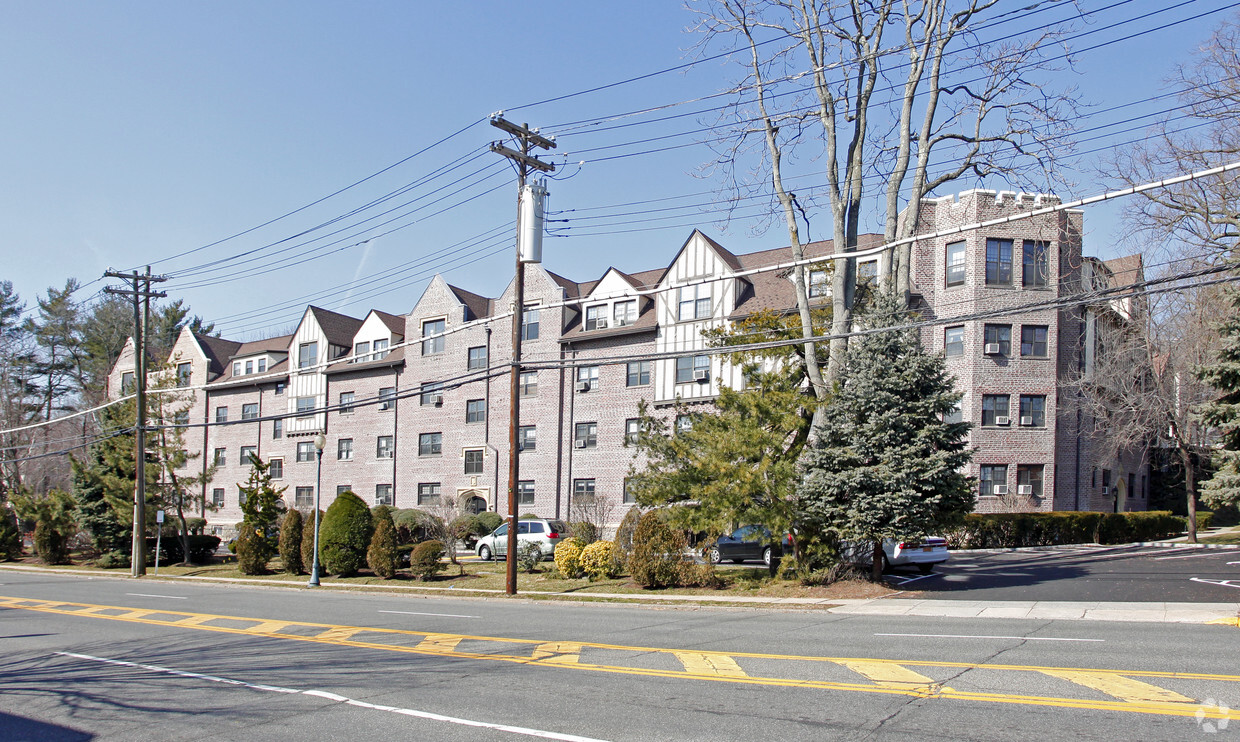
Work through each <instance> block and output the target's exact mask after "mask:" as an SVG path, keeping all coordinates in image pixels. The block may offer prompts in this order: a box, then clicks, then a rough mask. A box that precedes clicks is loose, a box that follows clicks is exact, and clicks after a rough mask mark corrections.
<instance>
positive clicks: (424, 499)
mask: <svg viewBox="0 0 1240 742" xmlns="http://www.w3.org/2000/svg"><path fill="white" fill-rule="evenodd" d="M440 492H441V489H440V484H439V482H419V483H418V505H438V504H439V495H440Z"/></svg>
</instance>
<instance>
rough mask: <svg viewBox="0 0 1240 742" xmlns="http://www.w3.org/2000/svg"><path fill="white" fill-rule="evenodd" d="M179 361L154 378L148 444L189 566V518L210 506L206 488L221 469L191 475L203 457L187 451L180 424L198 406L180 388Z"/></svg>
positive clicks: (189, 393) (209, 468)
mask: <svg viewBox="0 0 1240 742" xmlns="http://www.w3.org/2000/svg"><path fill="white" fill-rule="evenodd" d="M179 360H180V359H179V358H174V359H172V361H170V362H169V363H168V364H167V365H166V366H165V367H164V368H163V370H162V372H161V373H160V374H158V375H157V376H155V377H154V379H153V383H152V384H151V392H152V393H151V394H149V395H148V396H147V401H148V404H147V406H148V408H149V411H148V414H147V417H148V419H149V420H151V421H153V422H154V424H155V425H156V426H157V427H156V430H155V431H154V433H152V434H149V435H148V436H147V444H148V446H149V448H150V451H151V453H152V454H153V457H154V463H155V464H156V466H155V467H153V468H155V469H156V470H157V471H158V472H159V478H160V481H159V486H158V489H157V491H158V493H159V496H160V499H161V500H162V502H163V505H164V506H165V507H168V508H172V509H173V510H175V511H176V514H177V520H178V522H179V523H180V524H181V528H180V530H179V532H178V534H177V536H178V538H179V539H180V540H181V549H182V552H181V553H182V554H184V555H185V560H186V562H187V563H188V561H189V555H190V548H189V521H188V519H187V511H188V513H189V515H191V516H192V515H193V513H195V512H201V511H202V509H203V508H204V507H205V505H206V502H205V500H206V491H205V489H204V487H203V485H204V484H205V483H207V482H210V481H211V480H212V479H213V478H214V477H215V472H216V470H217V469H218V468H219V467H218V465H217V464H215V463H212V464H210V465H209V466H207V467H206V468H205V469H204V470H202V471H199V472H198V473H197V474H191V473H190V466H189V465H190V464H191V463H192V462H194V461H195V460H197V459H198V458H200V457H201V456H202V454H201V453H199V452H190V451H189V450H187V449H186V448H185V428H182V427H178V426H177V425H176V420H177V418H178V417H180V416H182V415H185V416H186V417H188V412H189V410H190V409H191V408H192V407H193V404H194V397H195V395H194V392H192V391H190V390H187V389H181V388H179V387H178V386H177V381H178V380H177V376H176V366H177V361H179Z"/></svg>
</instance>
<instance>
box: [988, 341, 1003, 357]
mask: <svg viewBox="0 0 1240 742" xmlns="http://www.w3.org/2000/svg"><path fill="white" fill-rule="evenodd" d="M999 353H1000V350H999V344H998V343H986V355H988V356H997V355H999Z"/></svg>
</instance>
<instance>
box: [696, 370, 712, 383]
mask: <svg viewBox="0 0 1240 742" xmlns="http://www.w3.org/2000/svg"><path fill="white" fill-rule="evenodd" d="M693 380H694V381H710V371H707V370H706V369H699V370H697V371H694V372H693Z"/></svg>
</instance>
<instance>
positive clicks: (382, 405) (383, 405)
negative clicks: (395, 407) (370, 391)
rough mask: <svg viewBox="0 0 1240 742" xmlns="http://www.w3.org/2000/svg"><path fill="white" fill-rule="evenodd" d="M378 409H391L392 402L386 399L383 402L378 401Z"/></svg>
mask: <svg viewBox="0 0 1240 742" xmlns="http://www.w3.org/2000/svg"><path fill="white" fill-rule="evenodd" d="M379 409H381V410H390V409H392V402H391V400H387V401H384V402H380V403H379Z"/></svg>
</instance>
